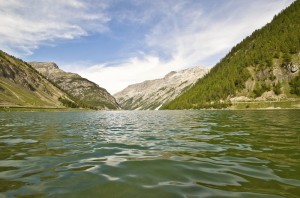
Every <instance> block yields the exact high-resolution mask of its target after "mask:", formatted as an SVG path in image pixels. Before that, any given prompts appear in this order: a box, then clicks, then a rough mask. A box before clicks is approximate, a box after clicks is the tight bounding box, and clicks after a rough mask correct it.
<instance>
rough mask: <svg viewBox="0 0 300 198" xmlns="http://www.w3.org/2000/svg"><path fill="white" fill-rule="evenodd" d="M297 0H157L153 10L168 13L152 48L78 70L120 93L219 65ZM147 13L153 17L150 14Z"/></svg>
mask: <svg viewBox="0 0 300 198" xmlns="http://www.w3.org/2000/svg"><path fill="white" fill-rule="evenodd" d="M292 1H293V0H276V1H274V0H256V1H245V0H243V1H226V2H227V3H225V4H222V5H221V6H217V5H216V6H215V7H214V10H211V11H210V12H207V11H205V10H204V8H203V7H201V6H202V5H201V4H193V3H191V4H189V1H179V2H180V3H177V4H176V3H175V2H174V1H159V2H160V3H158V2H156V1H155V3H156V4H152V5H149V4H148V5H147V9H154V10H155V12H156V13H157V14H158V15H162V17H160V20H159V21H158V22H157V23H156V24H155V25H154V26H153V27H152V30H151V31H150V32H149V33H148V34H147V35H146V37H145V41H144V43H145V45H146V47H147V48H148V51H149V53H141V54H139V55H137V56H133V57H132V58H128V59H126V60H123V61H122V62H121V63H119V64H114V65H113V66H109V65H108V64H105V63H104V64H100V65H94V66H92V67H90V68H88V69H83V70H78V72H79V73H80V74H81V75H82V76H84V77H86V78H88V79H90V80H92V81H94V82H96V83H98V84H99V85H100V86H102V87H105V88H106V89H107V90H108V91H109V92H111V93H116V92H117V91H120V90H122V89H123V88H125V87H126V86H127V85H129V84H133V83H138V82H142V81H144V80H149V79H155V78H160V77H163V76H164V75H165V74H166V73H168V72H170V71H174V70H180V69H184V68H187V67H191V66H196V65H199V64H201V65H205V66H213V65H214V64H215V63H216V62H217V61H218V60H219V59H220V58H222V56H224V55H225V54H226V53H227V52H228V51H229V50H230V48H232V47H233V46H234V45H235V44H237V43H238V42H240V41H241V40H242V39H243V38H245V37H246V36H248V35H250V34H251V32H253V31H254V30H255V29H258V28H261V27H262V26H263V25H265V24H266V23H267V22H270V21H271V19H272V18H273V16H274V15H275V14H276V13H278V12H279V11H280V10H281V9H283V8H285V7H286V6H288V5H289V4H290V3H291V2H292ZM177 2H178V1H177ZM198 3H199V1H198ZM149 13H152V12H151V10H150V11H149V10H148V12H147V14H149ZM139 14H140V13H139ZM123 17H124V16H123ZM130 17H132V13H130V16H128V18H130ZM141 18H143V19H147V20H149V17H147V16H145V17H141ZM162 54H163V55H162ZM165 57H167V58H165Z"/></svg>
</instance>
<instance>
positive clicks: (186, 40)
mask: <svg viewBox="0 0 300 198" xmlns="http://www.w3.org/2000/svg"><path fill="white" fill-rule="evenodd" d="M293 1H294V0H151V1H150V0H63V1H62V0H0V24H1V28H0V49H1V50H3V51H6V52H7V53H10V54H12V55H14V56H17V57H19V58H22V59H24V60H26V61H51V62H56V63H57V64H58V65H59V66H60V68H62V69H64V70H66V71H70V72H77V73H79V74H80V75H82V76H83V77H86V78H88V79H90V80H92V81H94V82H96V83H98V84H99V85H100V86H102V87H104V88H106V89H107V90H108V91H109V92H110V93H115V92H117V91H120V90H122V89H123V88H125V87H126V86H128V85H129V84H133V83H137V82H142V81H144V80H149V79H155V78H160V77H163V76H164V75H165V74H167V73H168V72H170V71H177V70H181V69H185V68H188V67H193V66H198V65H202V66H205V67H212V66H214V65H215V64H216V63H217V62H218V61H219V60H220V59H221V58H222V57H223V56H224V55H226V53H228V52H229V50H230V49H231V48H232V47H233V46H234V45H235V44H237V43H239V42H240V41H241V40H242V39H243V38H245V37H246V36H248V35H250V34H251V33H252V32H253V31H254V30H255V29H259V28H261V27H262V26H264V25H265V24H266V23H268V22H270V21H271V20H272V18H273V17H274V15H275V14H278V13H279V12H280V11H281V10H282V9H284V8H286V7H287V6H289V5H290V4H291V3H292V2H293Z"/></svg>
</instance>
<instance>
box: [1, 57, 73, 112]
mask: <svg viewBox="0 0 300 198" xmlns="http://www.w3.org/2000/svg"><path fill="white" fill-rule="evenodd" d="M61 100H64V101H67V102H68V103H70V104H74V101H72V100H71V99H70V98H69V97H68V96H67V94H66V93H64V92H63V91H62V90H60V89H59V88H57V87H56V86H55V85H53V84H52V83H50V82H49V81H48V80H47V79H45V78H44V77H43V76H42V75H40V74H39V73H38V72H37V71H36V70H35V69H33V68H32V67H31V66H30V65H29V64H27V63H26V62H24V61H22V60H20V59H17V58H15V57H13V56H10V55H8V54H6V53H5V52H3V51H0V106H1V107H43V108H54V107H59V108H61V107H64V105H63V103H62V102H61Z"/></svg>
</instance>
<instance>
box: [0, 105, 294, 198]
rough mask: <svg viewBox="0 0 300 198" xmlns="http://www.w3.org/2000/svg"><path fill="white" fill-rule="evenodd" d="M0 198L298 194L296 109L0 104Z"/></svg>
mask: <svg viewBox="0 0 300 198" xmlns="http://www.w3.org/2000/svg"><path fill="white" fill-rule="evenodd" d="M0 152H1V153H0V197H1V198H2V197H105V198H107V197H122V198H123V197H156V198H158V197H164V198H165V197H172V198H173V197H175V198H176V197H189V198H192V197H255V198H256V197H299V196H300V110H256V111H255V110H253V111H251V110H248V111H231V110H216V111H213V110H211V111H204V110H203V111H202V110H201V111H112V112H109V111H107V112H106V111H103V112H1V113H0Z"/></svg>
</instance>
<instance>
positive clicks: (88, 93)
mask: <svg viewBox="0 0 300 198" xmlns="http://www.w3.org/2000/svg"><path fill="white" fill-rule="evenodd" d="M29 64H30V65H31V66H32V67H33V68H35V69H36V70H37V71H38V72H40V73H41V74H42V75H43V76H44V77H45V78H46V79H48V80H50V81H52V82H53V83H55V84H56V85H57V86H58V87H59V88H61V89H62V90H64V91H65V92H66V93H68V94H69V95H70V96H71V97H72V98H73V99H74V100H75V101H76V102H77V103H79V105H80V106H82V107H86V108H93V109H99V110H101V109H120V106H119V105H118V103H117V102H116V100H115V98H114V97H113V96H112V95H110V94H109V93H108V92H107V91H106V89H104V88H102V87H100V86H99V85H97V84H96V83H94V82H92V81H89V80H88V79H85V78H83V77H81V76H80V75H79V74H76V73H72V72H65V71H63V70H62V69H60V68H59V66H58V65H57V64H56V63H54V62H29Z"/></svg>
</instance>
